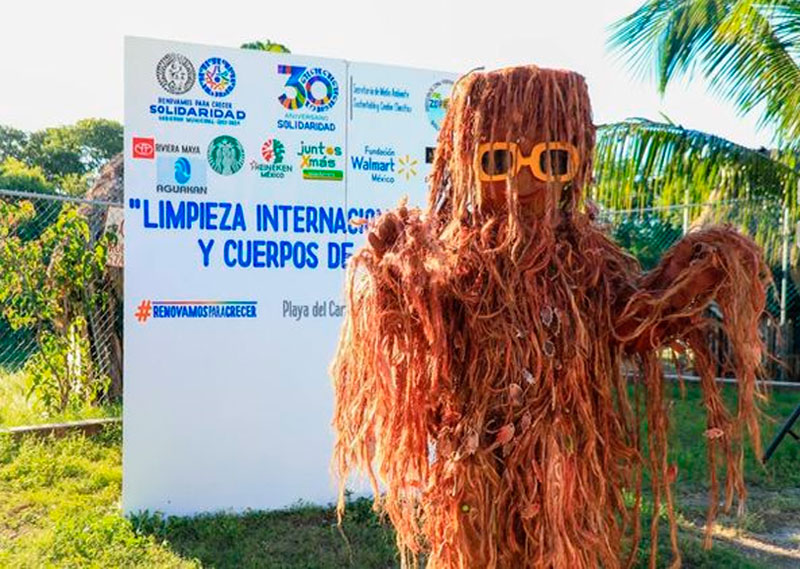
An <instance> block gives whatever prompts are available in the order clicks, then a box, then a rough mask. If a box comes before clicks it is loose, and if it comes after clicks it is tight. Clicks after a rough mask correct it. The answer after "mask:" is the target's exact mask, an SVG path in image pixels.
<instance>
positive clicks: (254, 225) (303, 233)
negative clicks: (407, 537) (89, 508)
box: [123, 38, 455, 514]
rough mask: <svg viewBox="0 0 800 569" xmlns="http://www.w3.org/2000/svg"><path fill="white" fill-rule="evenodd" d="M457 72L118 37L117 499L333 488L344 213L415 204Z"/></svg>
mask: <svg viewBox="0 0 800 569" xmlns="http://www.w3.org/2000/svg"><path fill="white" fill-rule="evenodd" d="M454 79H455V76H454V75H452V74H447V73H439V72H433V71H424V70H412V69H405V68H397V67H386V66H379V65H372V64H362V63H348V62H345V61H341V60H332V59H325V58H318V57H305V56H299V55H289V54H275V53H266V52H258V51H249V50H238V49H228V48H215V47H209V46H201V45H190V44H182V43H173V42H165V41H157V40H149V39H141V38H128V39H127V40H126V55H125V220H124V227H125V241H124V245H125V258H124V263H125V388H124V389H125V393H124V401H125V404H124V411H123V413H124V441H123V508H124V510H125V511H126V512H135V511H139V510H144V509H149V510H151V511H161V512H164V513H167V514H193V513H198V512H205V511H215V510H221V509H225V510H233V511H241V510H244V509H247V508H252V509H267V508H278V507H284V506H287V505H290V504H293V503H295V502H297V501H298V500H306V501H312V502H319V503H325V502H328V501H330V500H331V499H332V498H333V497H334V490H335V488H334V482H333V481H332V480H331V477H330V470H329V461H330V452H331V447H332V441H333V437H332V432H331V428H330V420H331V414H332V390H331V387H330V378H329V375H328V367H329V364H330V361H331V359H332V357H333V354H334V350H335V347H336V342H337V338H338V332H339V328H340V326H341V323H342V317H343V314H344V308H345V306H344V301H343V294H342V289H343V284H344V274H345V271H344V269H345V267H346V263H347V259H348V257H349V256H351V255H352V254H353V252H354V251H355V249H357V248H358V247H359V246H360V245H361V243H362V242H363V239H364V235H363V231H364V228H363V226H358V225H356V224H352V223H350V220H351V219H353V218H371V217H374V216H376V215H378V214H379V213H380V211H381V210H383V209H386V208H387V207H393V206H394V205H396V204H397V203H398V202H399V201H400V199H401V198H402V197H403V196H408V198H409V201H410V203H411V204H418V205H423V204H424V200H425V198H426V194H427V187H426V180H425V178H426V175H427V174H428V172H429V171H430V160H431V158H432V153H433V147H434V145H435V143H436V137H437V134H438V127H439V124H440V122H441V117H442V116H443V112H444V108H445V107H446V103H447V97H448V96H449V91H450V88H451V87H452V82H453V81H454Z"/></svg>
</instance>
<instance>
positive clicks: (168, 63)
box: [156, 53, 196, 95]
mask: <svg viewBox="0 0 800 569" xmlns="http://www.w3.org/2000/svg"><path fill="white" fill-rule="evenodd" d="M156 79H157V80H158V84H159V85H161V87H162V88H163V89H164V90H165V91H167V92H168V93H172V94H173V95H181V94H183V93H186V92H187V91H188V90H189V89H191V88H192V86H194V82H195V79H196V74H195V71H194V65H192V62H191V61H189V59H188V58H187V57H185V56H183V55H181V54H180V53H168V54H167V55H165V56H164V57H162V58H161V59H160V60H159V62H158V65H157V66H156Z"/></svg>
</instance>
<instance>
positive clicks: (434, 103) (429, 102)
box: [425, 79, 453, 130]
mask: <svg viewBox="0 0 800 569" xmlns="http://www.w3.org/2000/svg"><path fill="white" fill-rule="evenodd" d="M452 90H453V82H452V81H450V80H449V79H442V80H441V81H437V82H436V83H434V84H433V85H432V86H431V88H430V89H428V93H427V95H425V113H426V114H427V115H428V120H429V121H430V123H431V125H432V126H433V128H435V129H436V130H439V129H440V128H442V121H443V120H444V115H445V114H446V113H447V105H448V104H449V103H450V92H451V91H452Z"/></svg>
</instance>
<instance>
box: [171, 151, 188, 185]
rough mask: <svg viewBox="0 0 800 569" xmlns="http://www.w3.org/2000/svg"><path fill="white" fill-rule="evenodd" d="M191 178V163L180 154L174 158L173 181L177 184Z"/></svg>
mask: <svg viewBox="0 0 800 569" xmlns="http://www.w3.org/2000/svg"><path fill="white" fill-rule="evenodd" d="M191 179H192V165H191V163H190V162H189V159H188V158H186V157H185V156H181V157H180V158H178V159H177V160H175V181H176V182H178V183H179V184H185V183H186V182H188V181H189V180H191Z"/></svg>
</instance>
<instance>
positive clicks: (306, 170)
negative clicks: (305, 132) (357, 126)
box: [297, 141, 344, 182]
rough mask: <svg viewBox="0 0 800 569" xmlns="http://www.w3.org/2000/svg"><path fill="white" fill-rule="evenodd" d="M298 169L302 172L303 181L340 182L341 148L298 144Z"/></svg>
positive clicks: (342, 176) (320, 144)
mask: <svg viewBox="0 0 800 569" xmlns="http://www.w3.org/2000/svg"><path fill="white" fill-rule="evenodd" d="M297 155H298V156H300V168H302V170H303V179H304V180H328V181H334V182H341V181H342V180H343V179H344V172H343V171H342V169H341V166H339V160H340V159H341V158H342V156H343V153H342V147H341V146H334V145H325V144H323V143H322V142H320V143H319V144H306V143H305V142H302V141H301V142H300V152H298V153H297Z"/></svg>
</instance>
